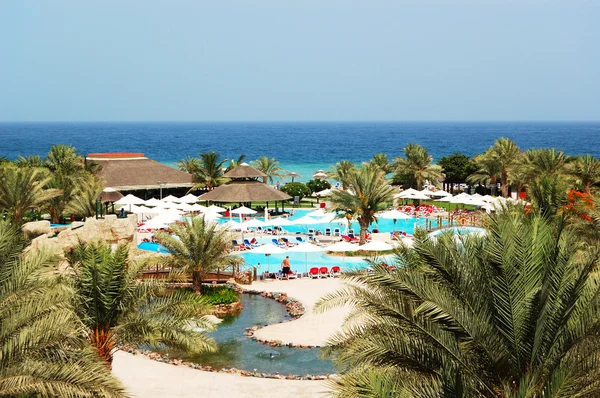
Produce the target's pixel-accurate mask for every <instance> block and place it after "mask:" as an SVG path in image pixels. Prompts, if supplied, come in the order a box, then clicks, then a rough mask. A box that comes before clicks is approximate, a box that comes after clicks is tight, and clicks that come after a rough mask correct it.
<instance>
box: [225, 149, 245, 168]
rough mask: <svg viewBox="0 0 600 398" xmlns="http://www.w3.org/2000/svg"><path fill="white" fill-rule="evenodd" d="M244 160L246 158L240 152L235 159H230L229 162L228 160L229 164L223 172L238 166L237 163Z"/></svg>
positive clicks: (239, 163)
mask: <svg viewBox="0 0 600 398" xmlns="http://www.w3.org/2000/svg"><path fill="white" fill-rule="evenodd" d="M244 160H246V154H245V153H242V154H241V155H240V156H239V157H238V158H237V159H231V162H229V166H227V168H226V169H225V172H228V171H229V170H231V169H234V168H236V167H238V166H239V165H241V164H242V163H244Z"/></svg>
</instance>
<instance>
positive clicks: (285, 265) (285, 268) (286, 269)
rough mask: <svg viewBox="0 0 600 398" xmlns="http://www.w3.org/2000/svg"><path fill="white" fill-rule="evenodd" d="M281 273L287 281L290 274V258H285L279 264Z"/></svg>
mask: <svg viewBox="0 0 600 398" xmlns="http://www.w3.org/2000/svg"><path fill="white" fill-rule="evenodd" d="M281 273H282V274H283V276H284V277H285V279H289V274H290V256H285V258H284V259H283V261H282V262H281Z"/></svg>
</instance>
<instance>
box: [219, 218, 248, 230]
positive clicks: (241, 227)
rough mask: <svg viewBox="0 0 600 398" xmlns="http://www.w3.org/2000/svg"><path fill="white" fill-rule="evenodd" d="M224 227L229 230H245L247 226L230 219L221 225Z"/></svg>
mask: <svg viewBox="0 0 600 398" xmlns="http://www.w3.org/2000/svg"><path fill="white" fill-rule="evenodd" d="M220 226H221V227H222V228H225V229H227V230H229V231H241V230H245V229H246V226H245V225H242V224H240V223H239V222H237V221H233V220H229V221H227V222H224V223H223V224H221V225H220Z"/></svg>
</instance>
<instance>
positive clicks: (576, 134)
mask: <svg viewBox="0 0 600 398" xmlns="http://www.w3.org/2000/svg"><path fill="white" fill-rule="evenodd" d="M500 137H508V138H511V139H513V140H514V141H515V142H516V143H517V144H518V145H519V146H520V147H521V148H522V149H529V148H543V147H556V148H558V149H561V150H563V151H565V152H566V153H567V154H569V155H577V154H585V153H590V154H592V155H593V156H595V157H600V122H557V123H525V122H514V123H506V122H497V123H475V122H472V123H466V122H462V123H459V122H452V123H450V122H448V123H428V122H411V123H408V122H394V123H392V122H389V123H387V122H385V123H384V122H380V123H376V122H373V123H367V122H357V123H344V122H339V123H334V122H330V123H317V122H314V123H306V122H298V123H292V122H285V123H283V122H282V123H276V122H270V123H266V122H265V123H262V122H260V123H259V122H256V123H200V122H198V123H187V122H186V123H183V122H182V123H163V122H160V123H159V122H156V123H141V122H140V123H0V156H5V157H7V158H9V159H16V158H17V157H18V155H22V156H28V155H40V156H45V155H46V154H47V152H48V150H49V149H50V148H51V147H52V145H54V144H71V145H73V146H74V147H75V148H77V150H78V152H79V153H81V154H83V155H86V154H88V153H98V152H141V153H144V154H145V155H146V156H148V157H149V158H151V159H154V160H157V161H159V162H162V163H165V164H169V165H173V164H174V163H175V162H176V161H178V160H180V159H183V158H184V157H186V156H188V155H189V156H197V155H198V154H199V153H201V152H205V151H210V150H214V151H216V152H218V153H220V154H221V155H222V156H223V157H225V158H229V159H232V158H234V159H235V158H237V157H238V156H239V155H241V154H246V155H247V157H246V159H247V161H248V162H249V161H251V160H254V159H256V158H258V157H259V156H269V157H274V158H275V159H277V160H279V162H280V164H281V166H282V167H283V168H284V169H285V170H288V171H294V172H297V173H299V174H300V175H302V178H300V179H299V180H300V181H307V180H309V179H310V178H311V175H312V173H313V172H314V171H316V170H318V169H328V168H329V166H330V165H333V164H334V163H336V162H338V161H340V160H343V159H348V160H350V161H352V162H356V163H359V162H362V161H368V160H369V159H370V158H371V157H372V156H373V155H374V154H375V153H378V152H383V153H385V154H387V155H388V157H389V158H390V160H391V159H393V158H394V157H396V156H399V155H400V154H401V153H402V148H404V146H405V145H406V144H407V143H409V142H415V143H419V144H421V145H422V146H424V147H426V148H427V149H428V150H429V152H430V154H431V155H432V156H433V157H434V161H435V160H437V159H439V158H440V157H442V156H445V155H449V154H452V153H454V152H462V153H464V154H466V155H469V156H472V155H475V154H478V153H482V152H484V151H485V150H486V149H487V148H488V147H489V146H491V145H492V144H493V142H494V140H496V139H497V138H500Z"/></svg>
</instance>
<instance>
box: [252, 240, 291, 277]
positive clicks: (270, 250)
mask: <svg viewBox="0 0 600 398" xmlns="http://www.w3.org/2000/svg"><path fill="white" fill-rule="evenodd" d="M248 252H249V253H256V254H264V255H265V256H267V272H268V271H269V268H270V267H271V258H270V257H269V256H270V255H271V254H283V253H285V252H286V251H285V250H284V249H282V248H281V247H277V246H275V245H274V244H272V243H267V244H264V245H261V246H258V247H255V248H254V249H250V250H248Z"/></svg>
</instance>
